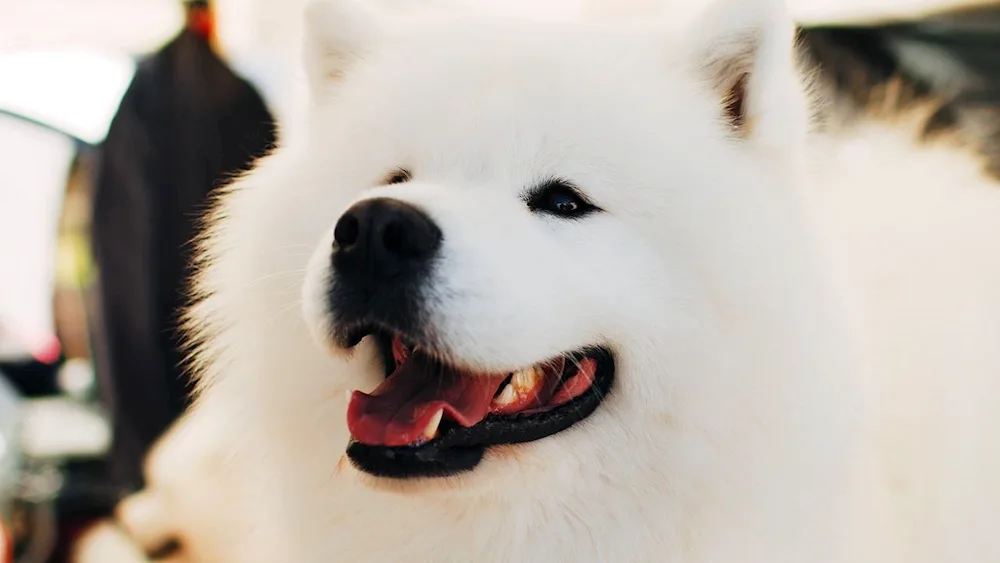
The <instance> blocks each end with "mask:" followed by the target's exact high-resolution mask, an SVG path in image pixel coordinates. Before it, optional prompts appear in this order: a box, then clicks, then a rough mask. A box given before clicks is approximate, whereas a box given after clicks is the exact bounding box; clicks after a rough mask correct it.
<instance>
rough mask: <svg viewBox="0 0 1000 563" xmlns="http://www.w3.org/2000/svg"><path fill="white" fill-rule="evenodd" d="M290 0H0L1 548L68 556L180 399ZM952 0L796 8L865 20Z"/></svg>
mask: <svg viewBox="0 0 1000 563" xmlns="http://www.w3.org/2000/svg"><path fill="white" fill-rule="evenodd" d="M380 1H382V2H384V3H386V4H388V5H390V6H393V7H395V8H402V7H405V6H411V5H417V4H421V5H423V4H428V3H434V4H437V5H441V6H449V5H454V4H457V3H461V2H462V1H466V2H471V1H476V2H481V3H486V4H490V3H492V4H494V5H495V6H501V7H503V8H507V7H510V6H512V5H513V4H515V3H522V4H523V3H525V2H527V3H529V4H531V5H532V6H533V7H535V8H538V7H541V6H542V5H544V6H545V7H546V8H547V9H548V10H551V11H555V12H558V11H563V10H567V9H573V8H578V7H580V6H584V5H588V6H590V7H591V8H594V7H595V6H597V7H598V8H599V9H600V10H601V11H602V12H607V11H625V12H627V11H629V10H632V9H637V8H640V7H642V6H644V5H647V4H649V3H651V2H655V3H658V4H659V3H662V2H665V1H666V0H380ZM302 3H303V0H217V1H215V2H212V3H211V4H210V3H208V2H206V1H204V0H199V1H182V0H30V1H27V2H25V1H24V0H0V563H9V561H14V562H16V563H54V562H63V561H67V558H68V555H67V549H68V546H69V545H71V543H72V542H73V540H74V538H75V537H77V536H78V534H79V533H80V532H81V531H82V530H84V529H85V528H86V527H87V526H89V525H90V524H91V523H93V522H95V521H97V520H99V519H102V518H104V517H106V516H107V515H109V514H110V512H111V510H112V508H113V507H114V505H115V503H116V502H117V501H118V500H119V499H120V498H121V497H122V496H124V495H125V494H127V493H129V492H132V491H134V490H136V489H138V488H140V487H141V486H142V471H141V463H142V458H143V456H144V454H145V452H146V450H147V449H148V448H149V446H150V445H151V444H152V443H153V442H154V441H155V440H156V438H157V436H159V435H160V434H161V433H162V432H163V430H164V429H165V428H166V427H167V426H168V425H169V424H170V423H171V422H172V421H174V420H175V419H176V417H177V416H178V415H179V414H180V413H181V412H182V410H183V409H184V408H185V406H186V404H187V394H188V391H189V388H190V382H189V379H188V377H187V375H186V374H185V372H184V370H183V367H182V366H183V359H184V356H183V350H182V348H181V346H180V344H179V341H178V334H177V313H178V309H180V308H181V307H182V306H183V305H184V303H185V302H186V297H185V296H186V281H185V280H186V276H187V273H188V272H189V259H190V252H191V245H190V244H189V241H190V239H191V237H192V235H193V234H194V232H195V230H196V224H197V219H198V216H199V215H200V214H201V213H202V212H203V211H204V209H205V207H206V205H207V198H209V197H210V195H211V193H212V191H213V190H214V189H216V188H217V187H218V186H219V185H221V184H223V183H224V182H225V181H226V179H227V178H229V177H231V176H232V175H233V174H236V173H239V171H240V170H243V169H245V168H246V167H247V166H248V165H249V164H250V163H251V162H252V160H253V159H254V158H256V157H257V156H260V155H261V154H264V153H265V152H266V151H267V150H269V149H270V148H271V147H273V146H275V145H276V143H279V142H280V137H281V135H288V134H293V133H294V130H295V122H294V119H292V117H291V116H292V115H294V113H295V111H294V110H295V108H296V107H299V105H300V104H301V102H302V100H303V96H304V92H303V83H304V80H303V77H302V75H301V74H302V73H301V69H300V68H299V66H298V58H299V57H298V51H299V42H300V25H301V11H300V10H301V4H302ZM703 3H704V2H703V0H673V2H672V3H671V4H670V5H671V7H672V8H671V9H675V8H676V10H677V11H675V12H671V14H672V15H674V16H677V17H680V16H679V14H681V13H682V12H684V10H683V9H682V8H689V7H692V6H699V5H701V4H703ZM964 3H965V2H964V1H963V0H877V1H876V0H853V1H852V2H847V1H846V0H793V1H792V8H793V11H794V12H796V14H797V17H799V19H800V21H810V22H821V23H824V24H833V23H838V22H839V23H847V22H855V23H856V22H861V23H863V24H865V25H869V24H872V23H875V22H878V21H881V20H883V19H895V18H907V17H917V16H919V15H920V14H923V13H925V12H928V11H933V10H936V9H940V8H942V7H944V8H950V7H957V6H959V5H961V4H964ZM685 13H686V12H685ZM997 28H1000V26H994V27H993V28H991V29H997ZM279 123H280V124H281V127H280V133H279V128H278V127H277V126H276V124H279Z"/></svg>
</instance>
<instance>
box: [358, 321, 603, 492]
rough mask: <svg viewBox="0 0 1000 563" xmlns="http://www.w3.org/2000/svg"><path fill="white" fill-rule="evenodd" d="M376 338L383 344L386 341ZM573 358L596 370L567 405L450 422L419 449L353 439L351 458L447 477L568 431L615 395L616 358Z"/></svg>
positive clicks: (395, 473)
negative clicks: (493, 450)
mask: <svg viewBox="0 0 1000 563" xmlns="http://www.w3.org/2000/svg"><path fill="white" fill-rule="evenodd" d="M376 337H377V338H379V339H380V342H383V340H382V339H384V338H385V336H382V335H376ZM389 338H390V339H391V337H389ZM389 342H390V343H391V340H390V341H389ZM379 348H381V349H382V350H383V352H382V354H383V357H384V356H385V352H384V350H385V349H386V347H385V346H384V344H382V345H380V346H379ZM388 349H389V353H388V358H387V362H390V363H386V365H387V366H391V365H393V364H392V363H391V362H392V361H393V360H392V352H391V344H390V346H389V347H388ZM570 356H571V357H573V358H576V359H580V358H584V357H589V358H594V359H595V360H597V371H596V374H595V377H594V383H593V385H591V387H590V389H588V390H587V391H585V392H584V393H583V394H582V395H580V396H579V397H576V398H575V399H573V400H572V401H569V402H568V403H566V404H564V405H560V406H558V407H556V408H554V409H552V410H550V411H545V412H541V413H536V414H530V415H515V416H497V415H492V414H491V415H488V416H487V417H486V419H485V420H483V421H482V422H480V423H479V424H476V425H475V426H473V427H471V428H465V427H462V426H460V425H458V424H455V423H453V422H451V423H449V422H448V421H445V422H443V423H442V424H441V427H440V429H439V431H438V437H437V438H435V439H433V440H431V441H429V442H427V443H425V444H421V445H419V446H401V447H386V446H369V445H366V444H362V443H360V442H357V441H354V440H352V441H351V442H350V443H349V444H348V446H347V457H348V458H349V459H350V460H351V462H352V463H353V464H354V466H355V467H357V468H358V469H359V470H361V471H364V472H366V473H369V474H371V475H375V476H378V477H393V478H400V479H403V478H414V477H442V476H448V475H454V474H456V473H461V472H464V471H469V470H471V469H474V468H475V467H476V466H477V465H478V464H479V462H480V461H482V458H483V454H485V452H486V448H488V447H490V446H496V445H501V444H519V443H525V442H532V441H535V440H539V439H541V438H545V437H548V436H551V435H553V434H556V433H558V432H561V431H563V430H566V429H567V428H569V427H570V426H573V425H574V424H576V423H577V422H580V421H581V420H583V419H585V418H587V417H588V416H590V415H591V414H593V412H594V411H595V410H597V407H598V406H599V405H600V404H601V401H602V400H604V398H605V397H606V396H607V394H608V393H609V392H610V391H611V388H612V384H613V383H614V377H615V361H614V357H613V356H612V354H611V352H610V351H608V350H607V349H605V348H601V347H590V348H585V349H583V350H581V351H579V352H575V353H572V354H570Z"/></svg>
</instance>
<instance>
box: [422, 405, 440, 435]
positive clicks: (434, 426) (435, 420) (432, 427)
mask: <svg viewBox="0 0 1000 563" xmlns="http://www.w3.org/2000/svg"><path fill="white" fill-rule="evenodd" d="M442 416H444V409H438V411H437V412H436V413H434V416H432V417H431V421H430V422H429V423H428V424H427V428H425V429H424V438H427V439H428V440H433V439H434V437H435V436H437V433H438V426H440V425H441V417H442Z"/></svg>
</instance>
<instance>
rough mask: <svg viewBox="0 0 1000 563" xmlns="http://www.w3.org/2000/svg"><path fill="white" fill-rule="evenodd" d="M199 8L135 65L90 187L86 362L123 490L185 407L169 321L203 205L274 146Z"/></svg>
mask: <svg viewBox="0 0 1000 563" xmlns="http://www.w3.org/2000/svg"><path fill="white" fill-rule="evenodd" d="M204 10H207V7H206V6H205V5H204V3H192V4H190V5H189V6H188V14H189V17H188V26H187V28H186V29H185V30H184V31H183V32H181V33H180V35H178V36H177V37H176V38H175V39H174V40H173V41H171V42H170V43H168V44H167V45H166V46H165V47H164V48H163V49H162V50H160V52H158V53H156V54H155V55H153V56H152V57H150V58H149V59H147V60H145V61H143V62H142V63H140V65H139V67H138V70H137V72H136V75H135V77H134V79H133V81H132V84H131V85H130V87H129V89H128V91H127V92H126V93H125V96H124V97H123V99H122V102H121V107H120V108H119V110H118V114H117V115H116V116H115V118H114V120H113V121H112V124H111V128H110V130H109V133H108V136H107V138H106V140H105V142H104V145H103V149H102V150H103V154H102V156H101V159H100V166H99V167H98V172H97V178H96V181H95V186H94V190H95V194H94V215H93V239H94V254H95V258H96V260H97V263H98V268H99V271H100V281H99V284H98V292H99V296H98V302H99V303H100V306H99V309H100V310H99V312H98V315H97V316H98V319H97V324H98V327H97V331H96V332H97V335H96V338H95V340H96V342H95V347H96V354H95V356H96V358H95V361H96V367H97V372H98V377H99V382H100V385H101V389H102V393H103V396H104V402H105V404H106V406H107V407H108V409H109V411H110V413H109V414H110V415H111V417H112V424H113V433H114V439H113V445H112V454H111V459H110V463H111V467H112V473H113V477H114V479H115V480H116V481H117V482H118V483H119V485H120V486H122V487H123V489H124V490H129V489H135V488H137V487H139V486H141V485H142V473H141V463H142V459H143V456H144V455H145V453H146V450H147V449H148V448H149V446H150V445H151V444H152V443H153V441H154V440H156V438H157V437H158V436H159V435H160V434H161V433H162V432H163V430H165V429H166V428H167V426H169V425H170V424H171V423H172V422H173V421H174V420H175V419H176V418H177V416H178V415H179V414H180V413H181V412H182V410H183V409H184V407H185V406H186V404H187V397H188V392H189V388H190V382H189V380H188V378H187V376H186V375H185V373H184V371H183V369H182V368H181V364H182V359H183V357H182V353H181V351H180V350H179V346H178V344H179V339H178V334H177V319H178V313H179V310H180V309H181V308H182V306H183V304H184V303H185V301H184V294H185V291H186V277H187V275H188V273H189V265H190V256H191V251H192V248H191V244H190V241H191V239H192V238H193V237H194V235H195V234H196V232H197V226H198V221H199V216H200V215H201V214H202V212H203V211H204V209H205V207H206V196H208V195H209V193H210V192H211V191H212V190H213V188H215V187H218V186H219V185H220V184H224V183H225V182H226V180H227V179H228V178H231V177H232V176H233V175H235V174H238V173H239V172H240V171H241V170H245V169H246V168H248V166H249V165H250V164H251V163H252V161H253V160H254V159H255V158H257V157H259V156H261V155H263V154H265V153H266V152H267V151H268V150H269V148H270V147H271V146H272V145H273V144H274V142H275V123H274V119H273V117H272V116H271V114H270V113H269V112H268V110H267V108H266V106H265V105H264V102H263V100H262V99H261V97H260V95H259V94H258V93H257V91H256V90H255V89H254V88H253V87H252V86H251V85H250V84H249V83H247V82H246V81H245V80H243V79H241V78H239V77H237V76H236V75H235V74H234V73H233V72H232V71H231V70H230V69H229V68H228V67H227V66H226V64H225V63H224V62H223V61H222V60H221V59H220V58H219V57H218V56H217V55H216V54H215V52H214V51H213V50H212V48H211V46H210V37H209V35H210V26H206V16H207V17H209V18H210V16H211V14H210V12H205V11H204Z"/></svg>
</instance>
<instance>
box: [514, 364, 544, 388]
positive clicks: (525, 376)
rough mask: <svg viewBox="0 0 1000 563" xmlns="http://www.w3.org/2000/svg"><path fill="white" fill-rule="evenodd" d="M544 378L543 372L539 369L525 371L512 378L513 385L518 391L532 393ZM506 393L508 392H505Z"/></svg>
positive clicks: (533, 368)
mask: <svg viewBox="0 0 1000 563" xmlns="http://www.w3.org/2000/svg"><path fill="white" fill-rule="evenodd" d="M541 376H542V373H541V370H540V369H539V368H538V367H537V366H534V367H530V368H528V369H523V370H521V371H519V372H517V373H515V374H514V376H513V377H511V382H510V383H511V385H513V386H514V387H516V388H517V390H518V391H530V390H532V389H534V388H535V387H536V386H537V385H538V379H539V378H540V377H541ZM505 392H506V390H505Z"/></svg>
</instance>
